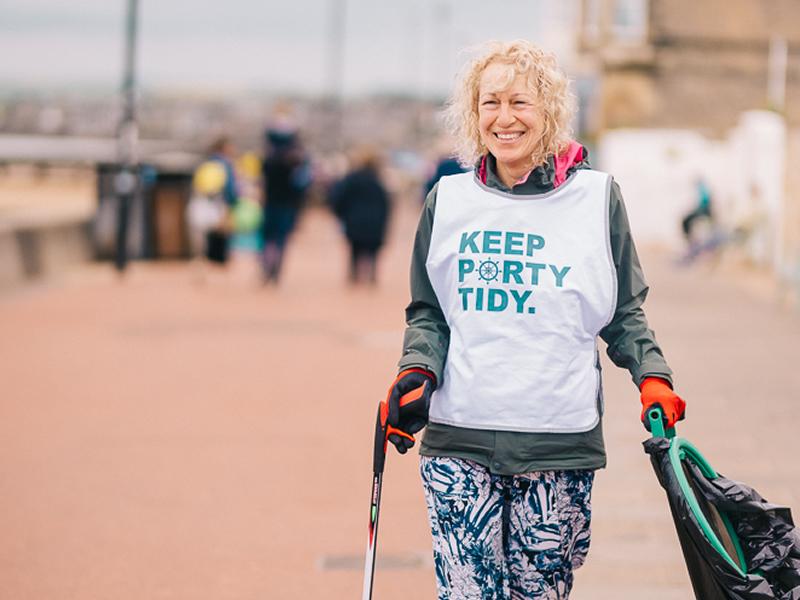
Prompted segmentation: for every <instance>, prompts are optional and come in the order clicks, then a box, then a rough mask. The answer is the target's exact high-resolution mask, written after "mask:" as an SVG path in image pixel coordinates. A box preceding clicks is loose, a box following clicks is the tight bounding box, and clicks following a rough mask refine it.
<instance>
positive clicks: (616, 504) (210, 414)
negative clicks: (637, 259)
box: [0, 210, 800, 600]
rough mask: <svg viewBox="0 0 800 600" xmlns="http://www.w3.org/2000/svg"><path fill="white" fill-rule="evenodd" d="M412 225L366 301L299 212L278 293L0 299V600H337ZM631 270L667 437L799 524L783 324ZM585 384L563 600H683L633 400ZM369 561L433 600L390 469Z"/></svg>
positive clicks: (241, 286)
mask: <svg viewBox="0 0 800 600" xmlns="http://www.w3.org/2000/svg"><path fill="white" fill-rule="evenodd" d="M414 220H415V217H414V215H413V214H412V211H410V210H408V211H402V212H401V213H400V214H398V215H397V218H396V220H395V222H394V224H393V236H392V240H391V244H390V247H389V249H388V251H387V253H386V255H385V257H384V258H385V260H384V262H383V265H382V267H383V268H382V273H381V275H382V283H381V285H380V287H379V288H378V289H376V290H353V289H348V288H347V287H346V286H345V285H344V283H343V282H344V270H345V263H346V254H345V249H344V247H343V245H342V243H341V241H340V239H339V234H338V230H337V228H336V226H335V224H334V223H333V222H332V220H331V219H330V218H329V217H328V216H327V215H325V214H323V213H320V212H312V213H310V214H309V215H308V216H307V218H306V219H305V221H304V222H303V224H302V228H301V231H300V232H299V235H298V237H297V239H296V244H295V245H294V246H293V247H292V248H291V250H290V252H291V254H290V256H289V260H288V264H287V265H286V277H285V280H284V281H283V282H282V285H281V287H280V288H278V289H274V288H261V287H259V286H258V285H257V282H256V280H255V277H254V275H255V273H254V271H253V270H252V267H253V265H252V264H251V263H250V262H248V261H247V260H242V261H238V262H237V263H235V264H234V265H232V269H230V270H229V271H228V272H226V273H222V272H211V273H207V274H205V275H204V276H203V278H204V282H203V283H198V273H197V271H196V270H194V269H193V268H191V267H190V266H189V265H187V264H175V263H173V264H147V265H144V264H136V265H134V266H133V267H132V269H131V270H130V272H129V273H128V275H127V276H126V278H125V279H124V280H119V279H118V278H117V277H116V276H115V275H114V273H113V272H111V271H110V269H109V268H108V267H107V266H105V265H99V266H92V267H90V268H87V269H84V270H81V271H79V272H76V273H73V274H71V275H69V276H65V277H63V278H60V279H58V280H55V281H52V282H49V283H43V284H38V285H36V286H34V287H27V288H24V289H21V290H16V291H13V292H9V293H6V294H4V295H2V296H0V332H1V333H0V397H1V398H2V402H0V445H1V446H2V458H1V459H0V532H2V535H1V536H0V598H9V599H11V598H15V599H25V600H73V599H74V600H88V599H95V598H97V599H113V600H145V599H146V600H161V599H164V600H166V599H176V600H205V599H208V600H211V599H213V600H234V599H235V600H265V599H300V598H331V599H353V598H359V597H360V590H361V575H362V573H361V560H362V555H363V551H364V546H365V543H366V540H365V535H366V518H367V509H368V500H369V498H368V492H369V484H370V475H371V471H370V469H371V441H372V440H371V436H372V427H373V419H374V407H375V405H376V403H377V401H378V400H379V399H380V398H381V397H382V395H383V394H384V393H385V389H386V387H387V385H388V383H389V382H390V380H391V378H392V377H393V375H394V364H395V362H396V360H397V358H398V352H399V348H400V342H401V336H402V330H403V307H404V305H405V303H406V301H407V288H406V285H407V283H406V271H407V261H408V255H409V251H410V246H411V237H412V235H413V226H414ZM644 262H645V268H646V272H647V274H648V278H649V279H650V282H651V285H652V295H651V298H650V300H649V301H648V304H647V310H648V316H649V318H650V321H651V324H652V325H653V327H654V328H655V330H656V332H657V335H658V338H659V340H660V342H661V343H662V346H663V347H664V349H665V352H666V354H667V358H668V360H669V361H670V363H671V365H672V366H673V369H674V370H675V372H676V382H677V388H678V390H679V391H680V393H681V394H682V395H683V396H684V397H685V398H686V400H687V402H688V420H687V421H685V424H684V425H682V426H681V427H680V433H681V434H682V435H683V436H685V437H687V438H689V439H691V440H692V441H694V442H695V444H696V445H697V446H698V447H700V448H701V449H702V451H703V452H704V454H705V455H706V456H707V457H708V459H709V460H710V461H711V463H712V464H713V465H714V466H715V467H716V468H717V470H719V471H720V472H721V473H723V474H725V475H727V476H729V477H732V478H736V479H741V480H743V481H745V482H747V483H749V484H751V485H753V486H754V487H756V488H757V489H758V490H759V491H761V493H762V494H763V495H765V496H766V497H767V498H768V499H770V500H771V501H773V502H776V503H785V504H789V505H790V506H792V507H794V508H795V510H796V511H800V461H798V460H797V459H796V440H797V431H798V425H797V423H798V417H800V368H798V356H800V354H798V342H800V315H798V314H797V313H789V312H785V311H783V310H782V309H780V308H779V307H777V306H776V305H774V304H772V303H771V302H770V301H769V300H768V298H766V297H765V295H764V294H762V293H760V292H759V289H758V286H757V285H754V284H747V285H745V284H743V282H741V281H733V280H732V279H731V277H730V276H729V275H722V274H721V273H714V272H711V271H709V270H707V269H704V268H693V269H691V270H676V269H675V268H673V267H672V266H671V264H670V262H669V259H668V258H667V257H665V256H663V255H660V254H649V253H647V254H645V255H644ZM605 377H606V379H605V382H606V399H607V400H606V402H607V416H606V439H607V444H608V450H609V467H608V469H606V470H605V471H603V472H601V473H600V474H599V476H598V478H597V481H596V487H595V493H594V522H593V530H594V537H593V542H592V550H591V552H590V555H589V559H588V562H587V564H586V566H585V567H584V568H583V569H581V570H580V571H578V573H577V577H576V586H575V591H574V594H573V596H572V597H573V598H574V599H575V600H611V599H614V600H626V599H631V600H633V599H637V600H639V599H642V598H648V599H650V600H684V599H687V598H691V597H692V594H691V591H690V588H689V584H688V579H687V575H686V572H685V568H684V566H683V561H682V558H681V556H680V553H679V550H678V542H677V538H676V536H675V533H674V530H673V528H672V524H671V520H670V517H669V513H668V508H667V504H666V500H665V498H664V496H663V493H662V491H661V490H660V488H659V487H658V484H657V482H656V480H655V477H654V475H653V473H652V470H651V467H650V465H649V462H648V460H647V457H646V456H645V455H644V453H643V451H642V449H641V444H640V442H641V441H642V440H643V439H644V438H645V436H646V434H645V432H644V430H643V429H642V427H641V425H640V424H639V421H638V415H639V402H638V397H637V392H636V390H635V389H634V387H633V385H632V384H631V383H630V380H629V378H628V375H627V373H626V372H623V371H620V370H619V369H616V368H614V367H613V366H612V365H610V364H606V369H605ZM798 514H800V513H798ZM379 546H380V548H379V552H380V554H381V556H382V558H381V560H379V563H378V564H379V570H378V572H377V575H376V585H375V598H376V600H392V599H396V600H400V599H403V600H408V599H409V598H413V599H417V598H434V597H435V596H434V575H433V570H432V568H431V564H430V558H429V547H430V540H429V535H428V530H427V523H426V517H425V509H424V504H423V499H422V492H421V489H420V485H419V482H418V475H417V472H416V461H415V459H414V457H412V456H406V457H398V456H397V455H396V454H394V453H393V454H392V455H391V456H390V457H389V461H388V465H387V473H386V478H385V485H384V502H383V512H382V520H381V532H380V544H379Z"/></svg>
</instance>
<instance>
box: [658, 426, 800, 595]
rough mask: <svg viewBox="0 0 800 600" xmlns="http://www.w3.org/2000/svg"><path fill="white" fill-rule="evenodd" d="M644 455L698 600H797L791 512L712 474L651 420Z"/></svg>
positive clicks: (687, 446) (796, 536)
mask: <svg viewBox="0 0 800 600" xmlns="http://www.w3.org/2000/svg"><path fill="white" fill-rule="evenodd" d="M650 422H651V426H652V427H653V432H654V436H653V437H652V438H651V439H649V440H646V441H645V442H644V449H645V452H646V453H647V454H649V455H650V461H651V463H652V465H653V469H654V470H655V472H656V477H657V478H658V482H659V483H660V484H661V487H663V488H664V491H665V492H666V494H667V499H668V501H669V507H670V512H671V513H672V519H673V521H674V522H675V528H676V530H677V532H678V540H679V541H680V545H681V550H682V551H683V555H684V558H685V560H686V567H687V569H688V571H689V578H690V579H691V582H692V588H693V589H694V594H695V597H696V598H697V600H773V599H774V600H800V533H798V530H797V529H795V527H794V522H793V521H792V515H791V511H790V510H789V509H788V508H786V507H784V506H777V505H775V504H771V503H769V502H767V501H766V500H765V499H764V498H762V497H761V495H759V493H758V492H756V491H755V490H754V489H753V488H751V487H749V486H747V485H745V484H743V483H739V482H737V481H733V480H731V479H727V478H725V477H723V476H721V475H719V474H718V473H716V472H715V471H714V469H713V468H712V467H711V466H710V465H709V464H708V462H707V461H706V460H705V458H704V457H703V456H702V455H701V454H700V452H699V451H698V450H697V449H696V448H695V447H694V446H693V445H692V444H691V443H690V442H688V441H687V440H684V439H682V438H677V437H674V430H668V431H666V432H665V431H664V430H663V427H662V426H661V419H660V416H658V417H657V416H656V414H655V413H654V414H653V415H652V416H651V418H650Z"/></svg>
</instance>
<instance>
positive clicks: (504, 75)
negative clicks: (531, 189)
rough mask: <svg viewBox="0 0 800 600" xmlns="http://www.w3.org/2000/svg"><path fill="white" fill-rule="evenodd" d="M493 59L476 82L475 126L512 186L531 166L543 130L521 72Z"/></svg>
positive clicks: (531, 94)
mask: <svg viewBox="0 0 800 600" xmlns="http://www.w3.org/2000/svg"><path fill="white" fill-rule="evenodd" d="M509 78H510V75H509V66H508V65H506V64H503V63H498V62H493V63H490V64H489V65H487V67H486V68H485V69H484V70H483V73H482V74H481V78H480V83H479V85H478V129H479V132H480V137H481V141H482V142H483V144H484V145H485V146H486V148H488V150H489V152H491V153H492V154H493V155H494V157H495V158H496V159H497V171H498V175H499V176H500V179H501V180H502V181H503V183H505V184H506V185H508V186H509V187H512V186H513V185H514V183H516V181H517V180H518V179H519V178H520V177H522V176H523V175H525V174H526V173H527V172H528V171H530V170H531V168H533V167H534V166H536V165H534V153H536V152H537V151H538V149H539V146H540V142H541V139H542V134H543V133H544V119H543V117H542V114H541V111H540V110H539V108H538V105H537V101H536V100H537V98H536V94H535V93H534V92H533V90H531V88H530V86H529V84H528V81H527V79H526V77H525V76H524V75H520V74H518V73H516V74H514V78H513V79H512V80H511V81H510V82H509Z"/></svg>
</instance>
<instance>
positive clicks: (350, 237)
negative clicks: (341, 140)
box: [330, 149, 389, 284]
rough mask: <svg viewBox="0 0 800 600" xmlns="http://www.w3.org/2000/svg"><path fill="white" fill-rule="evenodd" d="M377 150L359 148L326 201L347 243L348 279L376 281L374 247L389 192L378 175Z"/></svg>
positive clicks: (380, 240) (383, 222)
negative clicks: (353, 160)
mask: <svg viewBox="0 0 800 600" xmlns="http://www.w3.org/2000/svg"><path fill="white" fill-rule="evenodd" d="M379 169H380V159H379V156H378V154H377V152H375V151H373V150H371V149H363V150H361V151H360V152H359V155H358V157H357V159H356V166H355V168H354V169H353V171H351V172H350V173H348V174H347V175H346V176H345V177H344V178H343V179H342V180H341V181H339V182H338V183H336V184H335V185H334V186H333V188H332V189H331V193H330V203H331V207H332V208H333V211H334V213H336V216H337V217H339V219H340V221H341V223H342V226H343V228H344V234H345V237H347V241H348V243H349V244H350V270H349V280H350V283H353V284H357V283H359V282H361V281H366V282H368V283H370V284H375V283H377V258H378V251H379V250H380V248H381V246H383V241H384V238H385V237H386V224H387V222H388V220H389V194H388V193H387V192H386V188H385V187H384V186H383V184H382V183H381V180H380V176H379Z"/></svg>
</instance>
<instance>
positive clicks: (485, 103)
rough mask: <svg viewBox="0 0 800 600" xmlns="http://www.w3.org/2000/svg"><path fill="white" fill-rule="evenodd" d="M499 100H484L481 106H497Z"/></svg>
mask: <svg viewBox="0 0 800 600" xmlns="http://www.w3.org/2000/svg"><path fill="white" fill-rule="evenodd" d="M496 105H497V100H484V101H483V102H481V106H496Z"/></svg>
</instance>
